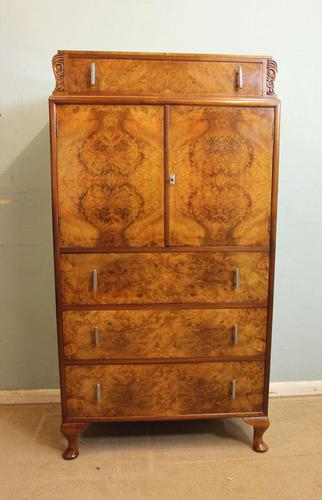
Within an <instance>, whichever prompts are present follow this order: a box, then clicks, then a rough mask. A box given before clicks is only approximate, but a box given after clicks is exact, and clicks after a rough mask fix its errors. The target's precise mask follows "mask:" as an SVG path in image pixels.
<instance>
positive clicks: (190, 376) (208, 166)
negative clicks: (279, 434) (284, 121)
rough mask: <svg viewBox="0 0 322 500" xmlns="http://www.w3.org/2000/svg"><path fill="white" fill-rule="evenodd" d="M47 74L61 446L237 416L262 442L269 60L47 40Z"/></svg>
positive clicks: (271, 180)
mask: <svg viewBox="0 0 322 500" xmlns="http://www.w3.org/2000/svg"><path fill="white" fill-rule="evenodd" d="M53 70H54V74H55V78H56V87H55V90H54V92H53V95H52V96H51V97H50V123H51V160H52V195H53V227H54V251H55V276H56V306H57V325H58V346H59V361H60V380H61V392H62V427H61V430H62V432H63V434H64V435H65V436H66V438H67V441H68V447H67V450H66V451H65V453H64V458H66V459H72V458H75V457H76V456H77V455H78V447H77V435H78V433H79V432H80V431H81V430H83V429H85V428H86V427H87V426H88V425H89V423H90V422H95V421H123V420H156V419H157V420H162V419H164V420H171V419H194V418H198V419H200V418H226V417H236V416H239V417H242V418H244V419H245V421H246V422H247V423H248V424H250V425H252V426H253V427H254V443H253V447H254V449H255V451H266V449H267V446H266V445H265V443H264V442H263V439H262V435H263V433H264V431H265V430H266V428H267V427H268V425H269V420H268V417H267V412H268V384H269V365H270V342H271V325H272V308H273V278H274V258H275V231H276V204H277V170H278V141H279V101H278V100H277V98H276V96H275V93H274V80H275V76H276V71H277V66H276V63H275V62H274V61H273V60H272V59H271V58H269V57H259V56H258V57H256V56H225V55H193V54H150V53H109V52H78V51H59V52H58V54H56V55H55V56H54V58H53Z"/></svg>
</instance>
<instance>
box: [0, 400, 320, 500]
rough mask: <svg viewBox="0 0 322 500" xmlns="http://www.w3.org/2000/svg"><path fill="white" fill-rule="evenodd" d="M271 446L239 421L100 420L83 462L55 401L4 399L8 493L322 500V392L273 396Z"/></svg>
mask: <svg viewBox="0 0 322 500" xmlns="http://www.w3.org/2000/svg"><path fill="white" fill-rule="evenodd" d="M270 418H271V427H270V429H269V430H268V431H267V432H266V434H265V440H266V442H267V443H268V445H269V446H270V449H269V451H268V452H267V453H264V454H258V453H255V452H253V451H252V449H251V436H252V431H251V428H250V427H248V426H247V425H246V424H245V423H244V422H242V421H241V420H238V419H234V420H226V421H222V420H211V421H209V420H208V421H197V422H156V423H131V424H128V423H122V424H96V425H93V426H92V427H91V428H90V429H89V430H87V431H86V432H85V433H84V434H83V435H82V437H81V438H80V455H79V457H78V458H77V459H76V460H73V461H65V460H62V458H61V453H62V451H63V450H64V446H65V440H64V438H63V437H62V436H61V434H60V432H59V425H60V407H59V406H58V405H55V404H51V405H50V404H48V405H47V404H43V405H12V406H11V405H3V406H0V499H1V500H9V499H10V500H22V499H23V500H25V499H26V500H36V499H46V500H56V499H60V500H64V499H69V500H70V499H72V500H74V499H75V500H76V499H77V500H83V499H84V500H85V499H86V500H101V499H104V500H118V499H122V500H123V499H126V500H136V499H148V500H163V499H171V500H177V499H178V500H181V499H182V500H183V499H184V500H190V499H191V500H199V499H200V500H208V499H218V500H230V499H236V500H243V499H245V500H246V499H247V500H259V499H261V500H266V499H270V500H282V499H283V500H311V499H312V500H313V499H314V500H322V397H321V396H312V397H311V396H306V397H301V398H300V397H292V398H274V399H272V400H271V402H270Z"/></svg>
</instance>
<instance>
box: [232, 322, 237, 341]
mask: <svg viewBox="0 0 322 500" xmlns="http://www.w3.org/2000/svg"><path fill="white" fill-rule="evenodd" d="M238 330H239V328H238V325H237V323H235V324H234V328H233V338H232V340H233V344H234V345H237V344H238Z"/></svg>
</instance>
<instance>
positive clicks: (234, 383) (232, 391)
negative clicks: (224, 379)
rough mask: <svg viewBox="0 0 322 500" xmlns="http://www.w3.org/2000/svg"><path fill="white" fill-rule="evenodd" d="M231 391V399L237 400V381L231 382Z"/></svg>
mask: <svg viewBox="0 0 322 500" xmlns="http://www.w3.org/2000/svg"><path fill="white" fill-rule="evenodd" d="M230 389H231V399H236V380H232V381H231V385H230Z"/></svg>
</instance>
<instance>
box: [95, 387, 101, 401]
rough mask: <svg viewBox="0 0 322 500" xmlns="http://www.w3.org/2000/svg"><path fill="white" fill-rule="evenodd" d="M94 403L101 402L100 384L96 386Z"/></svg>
mask: <svg viewBox="0 0 322 500" xmlns="http://www.w3.org/2000/svg"><path fill="white" fill-rule="evenodd" d="M96 402H97V403H100V402H101V384H96Z"/></svg>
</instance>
